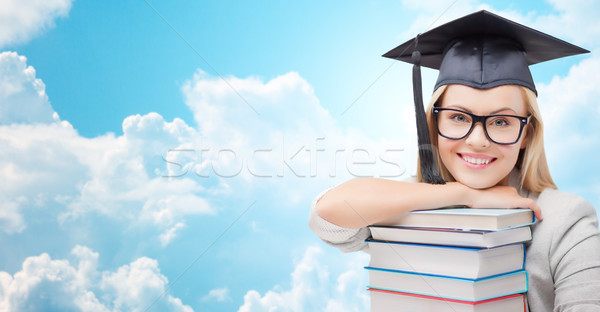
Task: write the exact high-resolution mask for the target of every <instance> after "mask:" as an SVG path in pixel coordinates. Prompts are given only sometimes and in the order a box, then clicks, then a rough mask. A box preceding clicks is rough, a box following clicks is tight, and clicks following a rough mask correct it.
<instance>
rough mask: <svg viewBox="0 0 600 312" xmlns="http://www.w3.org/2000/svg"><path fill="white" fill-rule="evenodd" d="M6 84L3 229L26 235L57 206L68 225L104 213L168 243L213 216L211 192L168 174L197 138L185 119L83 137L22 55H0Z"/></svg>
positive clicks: (138, 119)
mask: <svg viewBox="0 0 600 312" xmlns="http://www.w3.org/2000/svg"><path fill="white" fill-rule="evenodd" d="M0 80H1V81H0V111H1V112H2V113H1V114H0V149H1V150H2V151H3V152H2V153H1V154H0V178H1V179H0V181H1V182H0V186H1V187H0V199H2V204H0V205H1V206H2V207H1V208H2V209H1V212H0V231H4V232H5V233H9V234H11V233H18V232H22V231H23V230H25V229H26V226H27V219H26V218H25V217H24V215H25V214H26V213H27V212H33V211H35V209H40V208H45V209H46V211H48V210H49V209H48V208H49V207H54V208H55V209H50V211H56V212H57V215H56V217H57V218H59V219H60V221H62V222H68V221H71V220H75V219H77V218H79V217H85V216H87V215H89V214H90V213H99V214H103V215H106V216H109V217H111V218H114V219H116V220H133V221H135V224H137V225H146V224H150V225H153V226H155V227H157V228H159V229H161V230H162V231H166V232H165V234H164V235H163V236H162V237H160V238H159V239H160V240H161V241H162V242H163V244H166V243H168V242H170V241H171V240H172V239H173V238H174V237H175V235H176V231H175V230H172V229H173V228H174V227H175V229H177V228H181V227H182V225H183V224H185V218H186V216H190V215H201V214H212V213H214V210H213V208H212V207H211V205H210V204H209V202H208V200H207V199H206V198H205V196H204V195H205V194H204V193H205V192H208V190H207V188H205V187H203V186H201V185H200V184H199V183H198V182H197V181H193V180H191V179H189V178H180V179H169V178H166V177H164V176H165V175H167V170H166V169H167V168H166V167H168V166H167V162H166V161H165V160H164V158H163V155H165V154H166V151H168V149H170V148H176V147H178V146H180V145H182V144H185V142H189V141H190V140H192V139H193V138H195V137H197V132H196V131H195V130H194V129H193V128H191V127H189V126H187V125H186V124H185V122H183V121H182V120H180V119H175V120H173V121H172V122H167V121H165V120H164V119H163V118H162V116H160V115H158V114H156V113H150V114H148V115H144V116H140V115H135V116H130V117H128V118H126V119H125V120H124V121H123V132H124V134H123V135H122V136H118V137H115V136H114V135H112V134H107V135H103V136H98V137H95V138H91V139H89V138H84V137H81V136H79V134H78V133H77V131H76V130H75V129H73V127H72V126H71V125H70V124H69V123H68V122H66V121H60V120H58V117H57V115H56V113H55V112H54V110H53V109H52V107H51V105H50V102H49V101H48V97H47V96H46V93H45V87H44V84H43V82H42V81H41V80H40V79H38V78H36V77H35V70H34V69H33V68H32V67H31V66H27V64H26V59H25V58H24V57H22V56H19V55H17V54H16V53H13V52H6V53H1V54H0ZM218 187H219V186H217V188H218ZM210 191H214V190H212V189H211V190H210ZM29 215H31V216H34V217H35V215H36V214H35V213H29ZM177 224H179V226H176V225H177ZM169 231H170V232H169Z"/></svg>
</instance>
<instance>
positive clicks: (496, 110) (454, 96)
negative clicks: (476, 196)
mask: <svg viewBox="0 0 600 312" xmlns="http://www.w3.org/2000/svg"><path fill="white" fill-rule="evenodd" d="M441 107H446V108H454V109H459V110H462V111H466V112H469V113H472V114H475V115H480V116H482V115H491V114H506V115H517V116H527V115H528V114H527V107H526V104H525V100H524V98H523V95H522V93H521V89H520V87H517V86H514V85H506V86H500V87H496V88H492V89H487V90H478V89H474V88H471V87H467V86H463V85H450V86H448V88H447V89H446V92H445V93H444V95H443V97H442V102H441ZM526 143H527V126H525V128H524V129H523V133H522V135H521V137H520V138H519V141H517V143H515V144H512V145H499V144H495V143H493V142H491V141H490V140H489V139H488V138H487V137H486V135H485V132H484V129H483V125H482V124H481V123H480V122H479V123H476V124H475V126H474V128H473V130H472V131H471V133H470V134H469V135H468V136H467V137H465V138H463V139H460V140H452V139H447V138H444V137H442V136H440V135H439V134H438V148H439V153H440V157H441V158H442V162H443V163H444V165H445V166H446V168H447V169H448V170H449V171H450V173H451V174H452V176H453V177H454V179H456V181H458V182H461V183H463V184H465V185H467V186H469V187H472V188H488V187H492V186H494V185H507V184H508V174H509V173H510V172H511V171H512V169H513V168H514V167H515V164H516V162H517V158H518V156H519V150H520V149H521V148H524V147H525V144H526Z"/></svg>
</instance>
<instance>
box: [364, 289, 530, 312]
mask: <svg viewBox="0 0 600 312" xmlns="http://www.w3.org/2000/svg"><path fill="white" fill-rule="evenodd" d="M367 290H368V291H377V292H382V293H389V294H393V295H401V296H411V297H417V298H425V299H433V300H441V301H448V302H456V303H462V304H470V305H477V304H482V303H486V302H492V301H498V300H503V299H506V298H512V297H518V296H521V297H522V298H523V308H524V309H525V305H526V303H525V296H524V295H523V294H512V295H508V296H503V297H498V298H492V299H486V300H481V301H464V300H456V299H446V298H440V297H433V296H426V295H417V294H409V293H404V292H399V291H391V290H383V289H375V288H368V289H367ZM523 311H525V310H523Z"/></svg>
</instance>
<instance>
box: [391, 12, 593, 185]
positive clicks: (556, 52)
mask: <svg viewBox="0 0 600 312" xmlns="http://www.w3.org/2000/svg"><path fill="white" fill-rule="evenodd" d="M587 52H589V51H588V50H585V49H582V48H580V47H577V46H575V45H572V44H570V43H568V42H565V41H563V40H560V39H558V38H555V37H552V36H550V35H548V34H545V33H542V32H540V31H537V30H535V29H532V28H529V27H527V26H524V25H521V24H518V23H515V22H513V21H511V20H508V19H505V18H503V17H500V16H498V15H496V14H493V13H490V12H488V11H479V12H476V13H473V14H470V15H467V16H464V17H461V18H459V19H456V20H454V21H451V22H449V23H447V24H444V25H442V26H439V27H437V28H434V29H432V30H430V31H428V32H425V33H422V34H419V35H417V37H415V38H413V39H411V40H409V41H407V42H405V43H403V44H401V45H399V46H398V47H396V48H394V49H392V50H391V51H389V52H387V53H386V54H384V55H383V56H384V57H389V58H393V59H396V60H400V61H404V62H408V63H411V64H414V67H413V92H414V99H415V109H416V115H417V132H418V137H419V140H418V143H419V157H420V161H421V163H420V165H421V175H422V177H423V179H424V180H425V182H428V183H435V184H443V183H444V181H443V179H442V178H441V177H440V175H439V172H438V170H437V166H436V164H435V158H434V157H433V152H432V150H431V148H430V147H431V142H430V139H429V130H428V128H427V120H426V117H425V111H424V107H423V95H422V89H421V88H422V87H421V70H420V66H421V65H422V66H425V67H429V68H433V69H439V71H440V73H439V76H438V80H437V82H436V84H435V89H437V88H438V87H440V86H442V85H447V84H462V85H467V86H469V87H473V88H477V89H490V88H493V87H497V86H500V85H507V84H511V85H521V86H525V87H527V88H529V89H531V90H532V91H534V92H536V93H537V91H536V89H535V84H534V83H533V78H532V77H531V72H530V71H529V65H533V64H536V63H540V62H544V61H548V60H552V59H556V58H561V57H565V56H570V55H576V54H581V53H587Z"/></svg>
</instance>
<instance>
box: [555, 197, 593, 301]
mask: <svg viewBox="0 0 600 312" xmlns="http://www.w3.org/2000/svg"><path fill="white" fill-rule="evenodd" d="M573 202H575V204H574V208H573V209H570V210H568V211H565V214H564V215H561V217H562V218H561V219H562V220H563V222H562V223H561V224H560V228H559V229H557V230H556V231H554V235H553V238H552V243H551V245H550V250H549V253H550V259H549V260H550V267H551V268H552V271H551V274H552V278H553V280H554V289H555V290H554V293H555V298H554V311H573V312H574V311H600V232H599V231H598V219H597V217H596V211H595V209H594V207H593V206H592V205H590V204H589V203H587V202H586V201H585V200H583V199H582V198H580V197H579V198H576V199H575V200H574V201H573ZM562 204H564V205H563V206H562V207H561V208H563V209H564V208H566V207H568V205H569V203H567V202H564V203H562ZM570 204H571V205H573V203H570ZM565 210H567V209H565ZM567 212H569V213H568V214H567Z"/></svg>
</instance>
